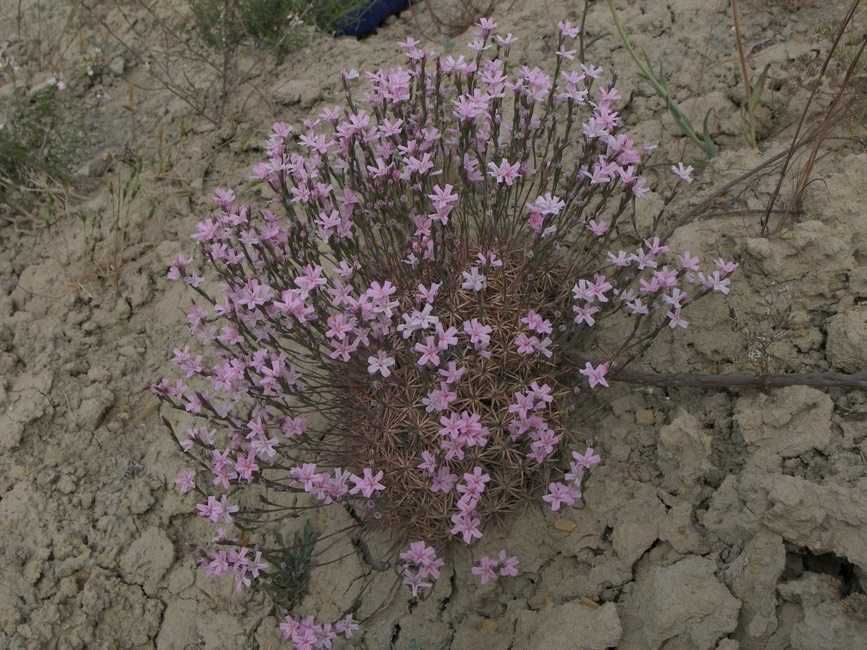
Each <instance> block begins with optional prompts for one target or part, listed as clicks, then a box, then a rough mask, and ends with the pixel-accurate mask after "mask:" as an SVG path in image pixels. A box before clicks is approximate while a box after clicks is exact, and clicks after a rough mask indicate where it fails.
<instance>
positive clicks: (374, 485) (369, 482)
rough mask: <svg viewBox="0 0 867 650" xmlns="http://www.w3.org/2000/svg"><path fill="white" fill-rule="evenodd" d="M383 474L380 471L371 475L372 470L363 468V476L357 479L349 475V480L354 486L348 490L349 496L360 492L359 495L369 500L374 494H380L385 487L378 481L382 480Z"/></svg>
mask: <svg viewBox="0 0 867 650" xmlns="http://www.w3.org/2000/svg"><path fill="white" fill-rule="evenodd" d="M382 477H383V473H382V470H380V471H379V472H377V473H376V475H374V474H373V470H371V469H370V468H369V467H365V468H364V476H363V477H359V476H356V475H355V474H350V475H349V480H350V481H352V482H353V483H354V484H355V487H353V488H351V489H350V490H349V494H353V495H354V494H358V493H359V492H361V495H362V496H363V497H364V498H365V499H369V498H370V497H371V496H372V495H373V493H374V492H381V491H382V490H384V489H385V486H384V485H383V484H382V483H380V482H379V481H381V480H382Z"/></svg>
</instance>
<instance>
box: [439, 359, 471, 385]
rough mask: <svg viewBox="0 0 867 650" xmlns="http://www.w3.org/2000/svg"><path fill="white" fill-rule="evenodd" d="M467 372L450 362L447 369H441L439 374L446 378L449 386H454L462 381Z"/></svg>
mask: <svg viewBox="0 0 867 650" xmlns="http://www.w3.org/2000/svg"><path fill="white" fill-rule="evenodd" d="M466 371H467V369H466V368H458V366H457V364H456V363H455V362H454V361H449V363H448V366H447V367H446V368H441V369H440V370H438V371H437V373H438V374H439V375H441V376H443V377H445V380H446V383H447V384H454V383H457V382H458V381H459V380H460V378H461V377H462V376H463V375H464V373H465V372H466Z"/></svg>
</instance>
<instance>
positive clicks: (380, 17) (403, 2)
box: [334, 0, 409, 38]
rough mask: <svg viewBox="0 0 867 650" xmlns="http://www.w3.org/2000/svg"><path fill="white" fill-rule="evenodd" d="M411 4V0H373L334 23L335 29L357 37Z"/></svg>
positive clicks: (345, 34) (343, 33)
mask: <svg viewBox="0 0 867 650" xmlns="http://www.w3.org/2000/svg"><path fill="white" fill-rule="evenodd" d="M407 6H409V0H371V1H370V2H369V3H368V4H367V7H365V8H364V9H361V10H359V11H358V12H356V13H355V14H354V15H352V16H348V17H347V18H345V19H343V20H341V21H340V22H339V23H335V24H334V29H335V31H336V32H337V33H338V34H341V35H343V36H355V37H356V38H358V37H361V36H364V35H365V34H369V33H370V32H372V31H373V30H374V29H376V28H377V27H379V25H380V24H382V21H384V20H385V19H386V18H388V17H389V16H391V15H392V14H396V13H397V12H398V11H403V10H404V9H406V8H407Z"/></svg>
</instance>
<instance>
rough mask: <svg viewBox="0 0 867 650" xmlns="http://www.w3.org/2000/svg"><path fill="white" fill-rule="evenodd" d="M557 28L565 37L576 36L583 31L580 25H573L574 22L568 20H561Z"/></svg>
mask: <svg viewBox="0 0 867 650" xmlns="http://www.w3.org/2000/svg"><path fill="white" fill-rule="evenodd" d="M557 28H558V29H559V30H560V34H561V35H562V36H563V38H576V37H577V36H578V34H580V33H581V28H580V27H578V26H575V27H573V26H572V23H570V22H569V21H568V20H561V21H560V22H559V23H557Z"/></svg>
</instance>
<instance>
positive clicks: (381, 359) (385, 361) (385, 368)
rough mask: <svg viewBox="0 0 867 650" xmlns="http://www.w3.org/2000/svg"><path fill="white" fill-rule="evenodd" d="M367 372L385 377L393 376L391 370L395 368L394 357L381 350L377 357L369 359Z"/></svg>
mask: <svg viewBox="0 0 867 650" xmlns="http://www.w3.org/2000/svg"><path fill="white" fill-rule="evenodd" d="M367 363H368V366H367V372H369V373H370V374H371V375H373V374H376V373H377V372H378V373H379V374H381V375H382V376H383V377H389V376H391V368H392V367H393V366H394V363H395V361H394V357H390V356H388V353H387V352H386V351H385V350H380V351H379V352H377V353H376V356H375V357H374V356H370V357H367Z"/></svg>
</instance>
